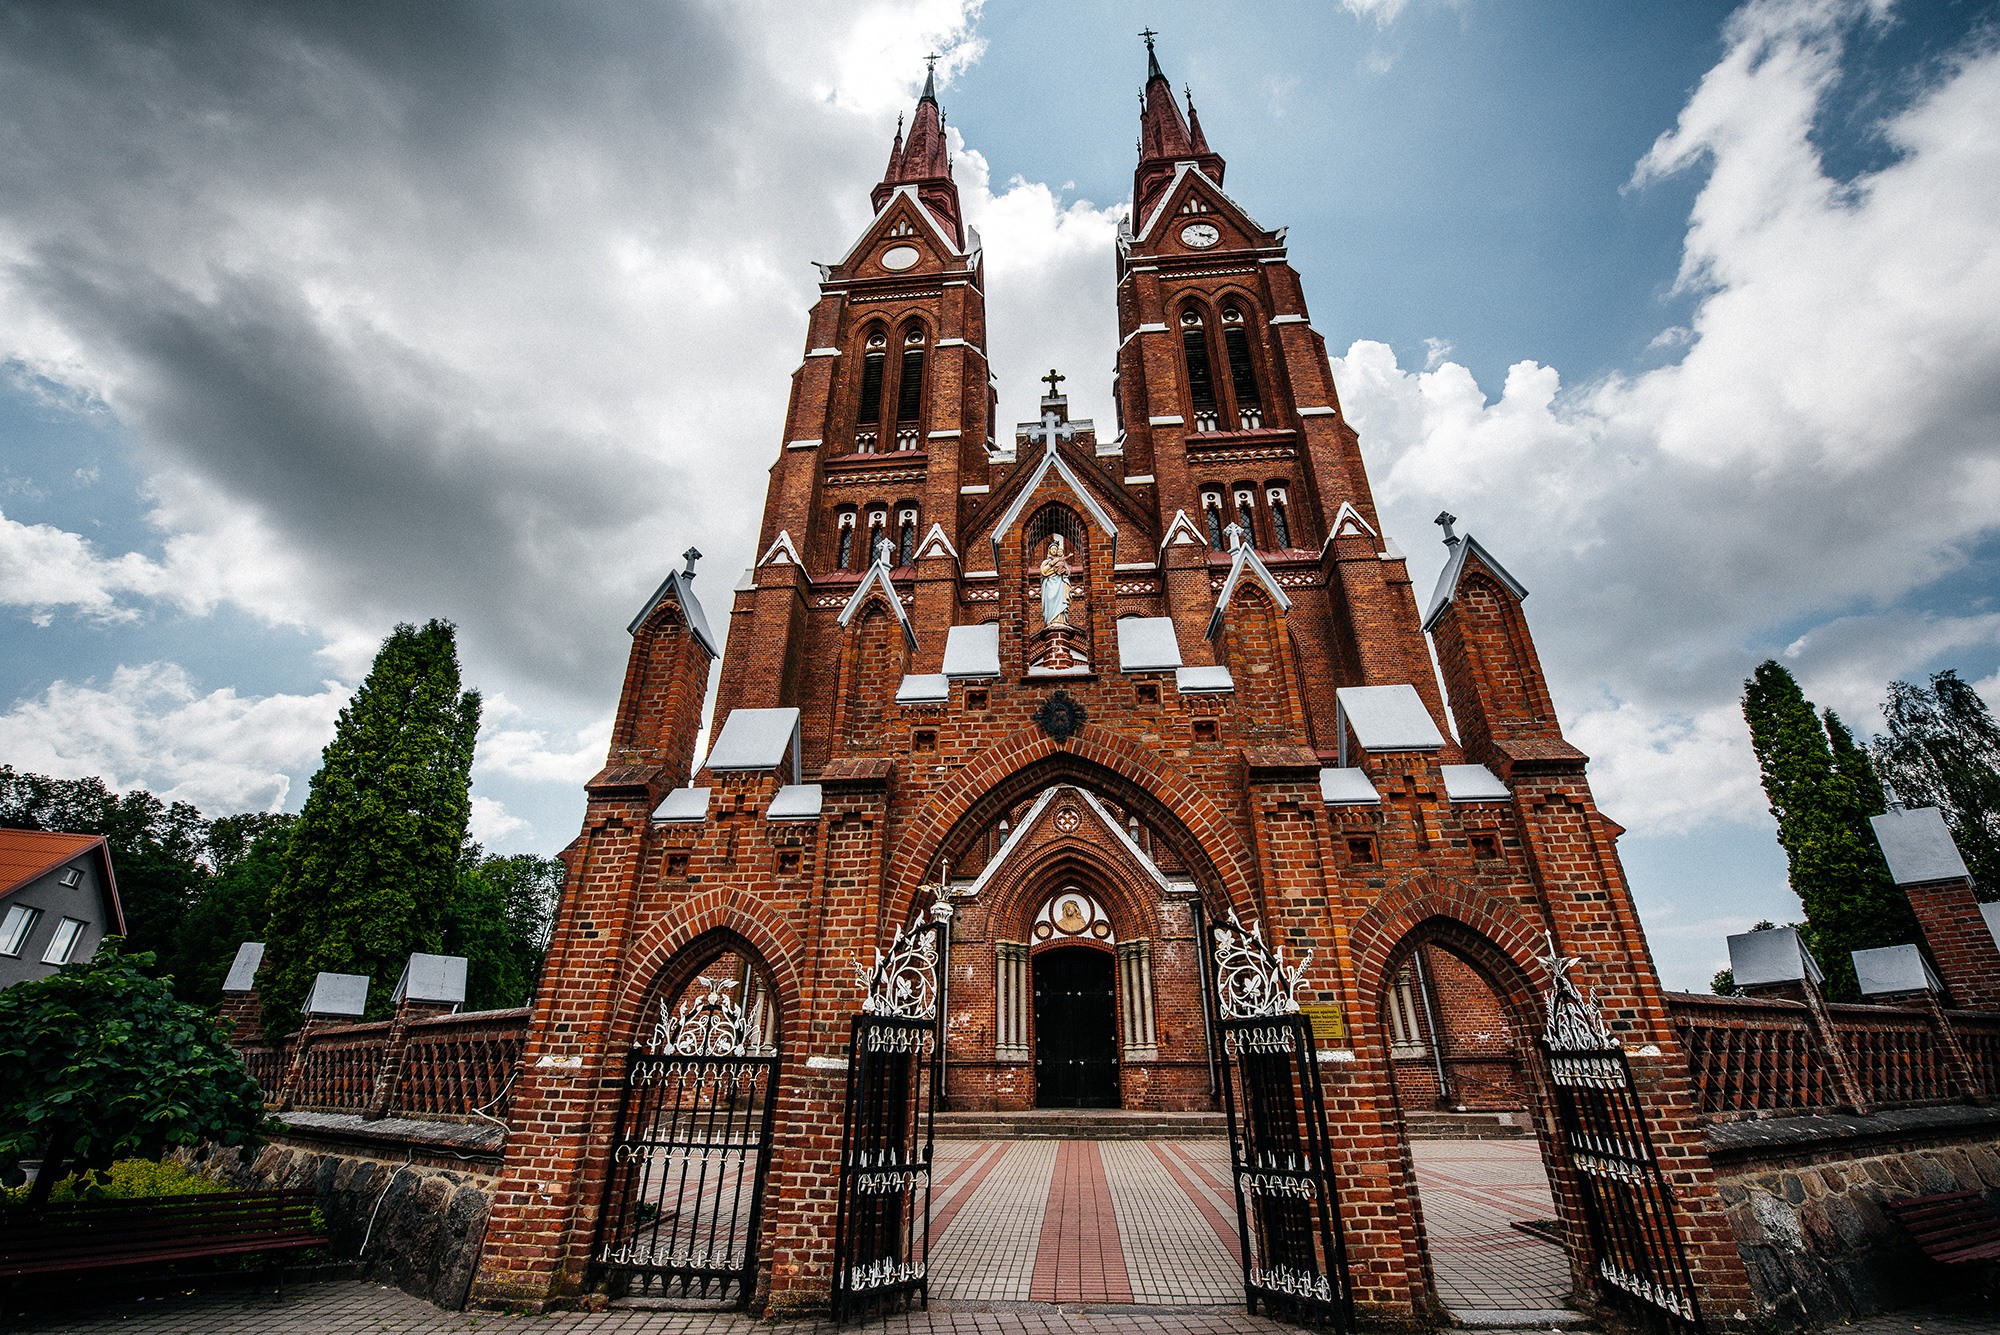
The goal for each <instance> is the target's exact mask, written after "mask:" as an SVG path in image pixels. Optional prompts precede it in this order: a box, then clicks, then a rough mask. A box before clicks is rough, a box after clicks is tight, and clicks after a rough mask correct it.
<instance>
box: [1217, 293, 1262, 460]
mask: <svg viewBox="0 0 2000 1335" xmlns="http://www.w3.org/2000/svg"><path fill="white" fill-rule="evenodd" d="M1222 348H1223V351H1224V352H1226V353H1228V354H1229V387H1230V388H1231V389H1232V390H1234V391H1235V393H1236V423H1237V425H1238V426H1240V427H1241V428H1243V429H1244V430H1246V431H1251V430H1255V429H1256V428H1258V427H1260V426H1262V425H1263V424H1264V408H1263V400H1262V399H1261V398H1260V397H1258V394H1257V371H1256V368H1255V367H1254V366H1253V365H1252V364H1251V361H1250V335H1249V334H1248V333H1247V332H1246V331H1245V330H1244V328H1243V312H1242V311H1240V310H1238V309H1236V307H1234V306H1231V307H1229V308H1228V309H1227V310H1225V311H1223V312H1222Z"/></svg>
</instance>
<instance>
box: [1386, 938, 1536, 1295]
mask: <svg viewBox="0 0 2000 1335" xmlns="http://www.w3.org/2000/svg"><path fill="white" fill-rule="evenodd" d="M1376 981H1377V998H1376V1000H1377V1009H1378V1016H1379V1020H1378V1022H1379V1024H1380V1026H1381V1027H1380V1032H1381V1034H1382V1035H1383V1037H1384V1038H1385V1039H1386V1040H1387V1042H1388V1047H1389V1059H1390V1066H1391V1071H1392V1075H1393V1082H1394V1084H1393V1087H1394V1091H1395V1101H1396V1125H1397V1130H1398V1138H1399V1140H1400V1141H1401V1143H1402V1145H1403V1148H1404V1151H1405V1152H1406V1153H1407V1154H1408V1155H1409V1162H1410V1166H1411V1168H1412V1170H1413V1179H1412V1180H1413V1183H1414V1186H1415V1189H1416V1192H1417V1195H1418V1208H1417V1209H1416V1210H1415V1211H1414V1212H1413V1214H1414V1216H1415V1218H1416V1219H1417V1221H1418V1227H1419V1229H1420V1230H1421V1233H1422V1242H1423V1247H1424V1252H1425V1255H1426V1257H1427V1259H1428V1262H1429V1270H1430V1275H1431V1281H1432V1284H1433V1287H1434V1289H1435V1293H1436V1297H1437V1300H1438V1301H1439V1303H1440V1304H1442V1305H1443V1306H1444V1307H1445V1308H1446V1309H1447V1310H1448V1311H1451V1312H1453V1313H1462V1314H1477V1313H1481V1312H1487V1313H1491V1312H1494V1311H1496V1310H1506V1311H1514V1312H1521V1311H1549V1310H1559V1309H1561V1308H1562V1307H1563V1306H1564V1303H1565V1300H1566V1299H1567V1298H1568V1296H1569V1294H1570V1292H1571V1290H1572V1288H1573V1287H1574V1277H1573V1276H1572V1274H1571V1270H1570V1263H1569V1260H1568V1257H1567V1255H1566V1252H1565V1247H1564V1239H1565V1233H1564V1226H1563V1224H1562V1223H1561V1222H1560V1221H1561V1218H1562V1217H1563V1215H1564V1211H1563V1210H1561V1209H1559V1208H1558V1206H1557V1204H1556V1200H1555V1193H1554V1192H1553V1191H1552V1189H1551V1185H1550V1182H1551V1179H1550V1166H1549V1163H1548V1162H1547V1161H1546V1159H1545V1156H1546V1155H1548V1154H1551V1153H1555V1152H1556V1133H1555V1131H1554V1128H1553V1125H1552V1121H1551V1119H1550V1117H1549V1116H1548V1115H1547V1108H1546V1104H1545V1103H1544V1102H1540V1101H1538V1100H1537V1097H1536V1093H1535V1091H1536V1090H1537V1089H1538V1088H1541V1087H1542V1086H1544V1085H1545V1084H1546V1073H1545V1071H1544V1070H1543V1067H1544V1066H1545V1065H1546V1063H1545V1062H1544V1060H1543V1058H1542V1056H1541V1053H1540V1050H1539V1049H1538V1048H1537V1046H1536V1040H1537V1038H1538V1037H1539V1036H1540V1033H1541V1028H1542V1019H1543V1011H1542V1005H1543V1001H1542V998H1541V997H1540V996H1539V995H1538V993H1537V992H1536V990H1535V988H1534V986H1533V984H1532V982H1531V981H1530V979H1529V975H1528V973H1527V971H1526V969H1525V968H1524V967H1523V965H1522V963H1521V962H1519V961H1515V960H1512V959H1511V958H1510V957H1509V956H1508V955H1507V954H1506V952H1505V951H1504V950H1502V949H1501V948H1500V947H1499V946H1498V945H1497V944H1495V943H1494V942H1493V941H1491V940H1490V939H1488V938H1487V937H1486V936H1484V935H1483V934H1481V933H1479V932H1478V931H1476V930H1475V929H1474V928H1472V927H1470V926H1468V925H1466V924H1464V923H1461V922H1458V921H1456V920H1454V919H1449V918H1431V919H1428V920H1426V921H1424V922H1421V923H1419V924H1417V925H1416V926H1415V927H1414V928H1413V929H1411V931H1410V932H1409V933H1408V934H1407V935H1405V936H1404V938H1403V939H1402V940H1401V941H1400V942H1398V943H1397V945H1396V946H1395V948H1394V949H1393V950H1392V951H1391V952H1390V954H1389V963H1388V966H1387V967H1386V968H1385V969H1384V970H1383V973H1382V976H1381V977H1380V978H1379V979H1378V980H1376ZM1538 1109H1540V1111H1539V1112H1538Z"/></svg>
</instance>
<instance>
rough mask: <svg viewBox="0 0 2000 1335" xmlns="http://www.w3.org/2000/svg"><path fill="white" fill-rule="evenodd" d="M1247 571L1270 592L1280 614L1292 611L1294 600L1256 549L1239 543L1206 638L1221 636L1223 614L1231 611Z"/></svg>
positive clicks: (1218, 597) (1216, 602)
mask: <svg viewBox="0 0 2000 1335" xmlns="http://www.w3.org/2000/svg"><path fill="white" fill-rule="evenodd" d="M1245 570H1248V571H1250V572H1251V573H1252V574H1254V575H1255V576H1256V577H1257V579H1258V581H1259V582H1260V583H1262V584H1263V586H1264V587H1265V589H1266V590H1268V591H1269V592H1270V595H1271V598H1272V599H1273V601H1275V602H1276V603H1277V604H1278V610H1279V611H1280V612H1289V611H1290V610H1291V607H1292V600H1291V599H1290V598H1289V597H1288V596H1286V593H1285V591H1284V590H1283V589H1281V588H1279V587H1278V580H1277V577H1276V576H1274V575H1273V574H1272V573H1271V572H1270V570H1269V568H1268V567H1266V566H1265V564H1264V562H1263V561H1262V560H1261V559H1259V557H1258V556H1257V552H1256V549H1255V548H1253V547H1252V546H1251V545H1250V544H1249V543H1247V542H1245V543H1239V544H1237V547H1236V558H1235V559H1234V560H1233V561H1231V562H1230V563H1229V578H1227V579H1225V580H1223V581H1222V592H1221V593H1219V594H1217V595H1216V597H1215V611H1214V612H1212V613H1211V614H1210V615H1209V618H1208V629H1207V630H1206V631H1204V632H1202V634H1203V637H1204V638H1206V639H1210V640H1212V639H1214V638H1215V637H1216V636H1217V635H1219V634H1221V632H1222V614H1223V613H1224V612H1226V611H1228V610H1229V600H1230V599H1231V598H1232V597H1234V596H1235V594H1236V585H1237V583H1238V582H1239V581H1240V580H1242V578H1243V572H1244V571H1245Z"/></svg>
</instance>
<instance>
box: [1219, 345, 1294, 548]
mask: <svg viewBox="0 0 2000 1335" xmlns="http://www.w3.org/2000/svg"><path fill="white" fill-rule="evenodd" d="M1222 346H1223V350H1224V351H1225V352H1226V353H1227V354H1228V357H1229V387H1230V389H1231V391H1233V392H1234V394H1235V396H1236V425H1237V429H1239V430H1242V431H1251V430H1255V429H1256V428H1257V427H1260V426H1262V425H1264V400H1263V396H1262V395H1261V394H1259V393H1258V392H1257V368H1256V365H1255V364H1254V363H1253V362H1252V361H1251V359H1250V334H1249V331H1247V330H1246V329H1245V328H1244V327H1243V311H1242V309H1241V308H1240V307H1237V306H1225V307H1223V308H1222ZM1280 545H1283V544H1280Z"/></svg>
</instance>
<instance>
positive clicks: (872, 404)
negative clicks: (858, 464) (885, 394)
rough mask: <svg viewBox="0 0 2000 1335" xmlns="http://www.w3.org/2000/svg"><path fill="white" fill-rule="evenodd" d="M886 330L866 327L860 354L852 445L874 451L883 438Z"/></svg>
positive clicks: (886, 367) (886, 351) (858, 450)
mask: <svg viewBox="0 0 2000 1335" xmlns="http://www.w3.org/2000/svg"><path fill="white" fill-rule="evenodd" d="M888 363H889V334H888V331H887V330H885V329H883V328H882V327H881V326H879V325H878V326H875V327H874V328H871V329H870V330H869V331H868V334H867V338H866V340H865V342H864V346H863V350H862V354H861V395H860V400H859V403H858V404H857V405H856V407H855V410H854V448H855V450H856V451H857V452H859V453H862V454H873V453H874V452H875V451H876V450H877V449H878V448H879V447H880V444H881V440H882V383H883V379H884V377H885V375H886V374H887V372H888Z"/></svg>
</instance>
